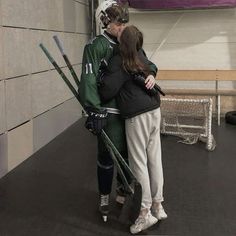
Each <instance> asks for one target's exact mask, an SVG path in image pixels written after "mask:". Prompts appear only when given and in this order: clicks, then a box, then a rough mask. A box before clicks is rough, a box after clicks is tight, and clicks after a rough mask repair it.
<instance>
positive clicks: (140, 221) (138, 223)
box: [134, 217, 146, 228]
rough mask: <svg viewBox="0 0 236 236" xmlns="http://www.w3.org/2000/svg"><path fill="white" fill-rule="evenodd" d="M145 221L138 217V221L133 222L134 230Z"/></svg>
mask: <svg viewBox="0 0 236 236" xmlns="http://www.w3.org/2000/svg"><path fill="white" fill-rule="evenodd" d="M145 222H146V219H145V218H144V217H138V219H137V220H136V221H135V223H134V224H135V228H139V227H140V226H142V225H143V224H145Z"/></svg>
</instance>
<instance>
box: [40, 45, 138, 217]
mask: <svg viewBox="0 0 236 236" xmlns="http://www.w3.org/2000/svg"><path fill="white" fill-rule="evenodd" d="M39 46H40V47H41V49H42V50H43V52H44V53H45V55H46V56H47V58H48V59H49V61H50V62H51V63H52V65H53V66H54V68H55V69H56V70H57V72H58V73H59V74H60V76H61V78H62V79H63V80H64V82H65V83H66V84H67V86H68V87H69V89H70V90H71V91H72V93H73V94H74V95H75V97H76V98H77V100H78V101H79V103H80V104H81V106H82V107H83V109H84V110H85V111H86V109H85V107H84V105H83V103H82V102H81V100H80V97H79V94H78V92H77V91H76V90H75V88H74V87H73V85H72V84H71V82H70V81H69V80H68V78H67V77H66V75H65V74H64V72H63V71H62V70H61V68H60V67H59V66H58V64H57V63H56V61H55V60H54V59H53V57H52V56H51V55H50V53H49V52H48V50H47V49H46V48H45V47H44V45H43V44H42V43H41V44H40V45H39ZM67 60H68V63H69V64H70V62H69V59H68V58H67ZM78 82H79V81H78ZM101 136H102V139H103V141H104V143H105V145H106V147H107V149H108V150H109V151H110V153H111V156H112V159H113V161H114V162H115V163H116V165H117V169H118V171H119V173H120V175H121V178H122V182H123V184H124V186H125V188H126V190H128V191H127V192H128V193H129V194H128V196H127V197H126V201H125V204H124V207H123V209H124V210H123V211H122V212H123V214H121V215H123V217H121V220H123V221H127V217H129V219H131V221H134V220H135V219H136V218H137V217H138V214H139V211H140V206H141V200H142V187H141V184H140V183H138V181H137V180H136V178H135V176H134V174H133V173H132V171H131V170H130V168H129V166H128V165H127V163H126V162H125V161H124V159H123V158H122V156H121V154H120V153H119V151H118V150H117V149H116V147H115V145H114V144H113V143H112V141H111V140H110V138H109V137H108V136H107V134H106V133H105V132H104V130H102V133H101ZM116 157H118V159H119V161H120V162H121V163H122V165H123V167H124V168H125V169H126V170H127V172H128V173H129V174H130V176H131V177H132V179H133V183H132V184H133V188H132V187H131V186H130V185H129V184H128V182H127V179H126V177H125V175H124V173H123V170H122V169H121V167H120V165H119V163H118V160H117V158H116Z"/></svg>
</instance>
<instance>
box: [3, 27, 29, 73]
mask: <svg viewBox="0 0 236 236" xmlns="http://www.w3.org/2000/svg"><path fill="white" fill-rule="evenodd" d="M30 53H31V42H30V41H29V31H28V30H26V29H17V28H7V27H4V28H3V55H4V58H3V66H4V78H10V77H16V76H20V75H25V74H29V73H30V68H31V66H30Z"/></svg>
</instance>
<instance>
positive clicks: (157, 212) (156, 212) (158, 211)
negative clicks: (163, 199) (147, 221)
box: [151, 203, 167, 220]
mask: <svg viewBox="0 0 236 236" xmlns="http://www.w3.org/2000/svg"><path fill="white" fill-rule="evenodd" d="M151 211H152V214H153V216H155V217H156V218H157V219H158V220H164V219H166V218H167V214H166V212H165V210H164V208H163V206H162V205H161V203H159V204H157V205H156V204H155V203H154V204H153V205H152V208H151Z"/></svg>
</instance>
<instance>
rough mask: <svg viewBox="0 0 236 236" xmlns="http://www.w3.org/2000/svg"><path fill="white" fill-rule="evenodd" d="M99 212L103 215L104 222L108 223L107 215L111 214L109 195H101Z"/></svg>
mask: <svg viewBox="0 0 236 236" xmlns="http://www.w3.org/2000/svg"><path fill="white" fill-rule="evenodd" d="M99 211H100V213H101V215H102V219H103V221H104V222H106V221H107V215H108V214H109V194H106V195H103V194H101V195H100V203H99Z"/></svg>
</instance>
